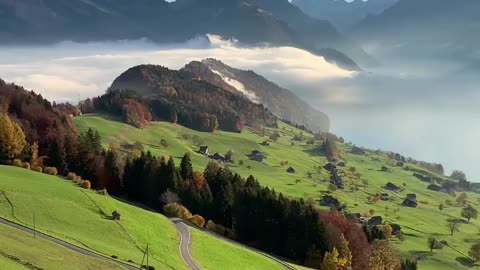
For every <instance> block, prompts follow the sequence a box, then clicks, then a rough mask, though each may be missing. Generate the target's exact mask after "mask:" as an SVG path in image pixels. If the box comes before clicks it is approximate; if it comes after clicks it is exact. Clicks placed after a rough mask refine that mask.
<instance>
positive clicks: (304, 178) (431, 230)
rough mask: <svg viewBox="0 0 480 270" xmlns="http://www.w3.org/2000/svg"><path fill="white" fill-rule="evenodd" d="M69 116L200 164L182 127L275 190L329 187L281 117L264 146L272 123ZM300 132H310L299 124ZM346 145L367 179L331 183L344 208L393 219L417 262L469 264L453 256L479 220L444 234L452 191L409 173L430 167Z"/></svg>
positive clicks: (319, 158)
mask: <svg viewBox="0 0 480 270" xmlns="http://www.w3.org/2000/svg"><path fill="white" fill-rule="evenodd" d="M75 123H76V125H77V126H78V127H79V129H80V131H82V130H86V129H87V128H89V127H91V128H94V129H96V130H98V131H99V132H100V134H101V135H102V137H103V142H104V145H105V146H108V145H109V144H111V143H115V144H118V145H121V144H124V143H126V142H127V143H135V142H140V143H142V144H143V146H144V147H145V150H150V151H152V153H153V154H155V155H159V156H160V155H172V156H173V157H174V158H176V160H177V161H179V159H180V158H181V156H182V155H183V154H184V153H186V152H190V153H192V161H193V163H194V166H195V169H197V170H199V171H203V169H204V167H205V166H206V164H207V163H208V162H209V159H208V158H206V157H204V156H203V155H200V154H198V153H196V151H197V150H198V147H197V146H195V144H194V143H193V141H192V140H190V139H187V140H186V139H184V137H185V135H188V136H187V137H192V136H195V135H196V136H198V137H200V138H202V141H203V144H205V145H208V146H209V149H210V152H212V153H213V152H219V153H225V152H227V151H228V150H229V149H231V150H233V152H234V155H233V158H234V160H235V163H234V164H232V165H229V167H230V168H231V169H232V170H233V171H235V172H238V173H239V174H241V175H242V176H244V177H246V176H248V175H250V174H253V175H254V176H255V177H257V178H258V180H259V181H260V183H261V184H263V185H265V186H268V187H271V188H274V189H275V190H276V191H277V192H282V193H284V194H286V195H288V196H291V197H297V198H299V197H303V198H304V199H313V200H316V201H318V200H319V199H320V198H321V197H322V196H323V194H324V193H326V192H327V191H328V190H329V189H328V186H329V174H328V172H327V171H326V170H323V169H321V170H318V166H323V165H325V164H326V163H327V160H326V158H325V157H324V155H323V154H322V152H321V150H320V147H319V146H318V145H308V144H307V143H306V142H305V141H303V142H293V141H292V139H293V136H294V135H298V134H300V133H301V132H302V131H301V130H298V129H296V128H295V127H292V126H289V125H287V124H285V123H281V122H280V123H279V129H278V130H277V131H278V132H279V133H280V135H281V137H280V139H279V140H278V142H271V143H270V146H262V145H260V143H261V142H263V141H265V140H267V139H268V134H271V133H272V132H274V131H273V130H267V132H266V136H260V135H258V134H257V133H258V131H257V132H254V131H253V130H252V129H250V128H247V129H246V130H244V131H243V132H242V133H241V134H237V133H228V132H222V131H216V132H215V133H202V132H197V131H194V130H191V129H187V128H184V127H181V126H178V125H175V124H171V123H165V122H153V123H151V124H150V125H149V126H148V127H146V128H144V129H136V128H134V127H131V126H128V125H126V124H123V123H121V122H118V121H115V120H113V119H109V118H108V117H106V116H102V115H85V116H81V117H77V118H75ZM303 136H305V137H306V138H309V137H311V135H308V134H306V133H305V132H303ZM162 139H165V140H166V141H167V143H168V147H167V148H162V147H160V141H161V140H162ZM292 142H293V144H292ZM351 148H352V147H351V146H350V145H348V144H339V149H340V154H341V157H342V158H341V159H342V160H345V161H346V163H347V167H350V166H353V167H355V168H356V170H357V171H358V172H360V173H361V175H362V177H361V179H362V180H366V181H367V182H368V185H363V184H360V190H359V191H356V192H354V191H351V190H350V187H351V185H348V181H347V186H346V188H345V190H337V191H333V192H332V194H333V195H334V196H335V197H337V198H338V199H339V200H340V201H341V202H342V203H345V204H347V206H348V208H349V211H350V212H359V213H362V214H363V213H365V212H368V211H370V210H371V209H373V210H375V215H379V216H382V217H383V218H384V220H387V221H388V222H390V223H396V224H400V225H401V226H402V230H403V232H404V235H405V240H404V241H399V240H398V241H397V240H395V241H396V245H397V246H398V248H399V250H400V251H401V252H402V255H403V256H408V257H412V258H421V260H420V261H419V263H420V266H421V267H420V269H432V270H434V269H472V268H469V267H466V266H463V265H462V264H461V263H460V261H462V258H464V257H467V255H468V250H469V248H470V246H471V245H472V244H473V243H474V242H475V241H480V234H479V233H480V230H479V228H480V223H479V222H478V221H477V220H472V221H471V222H470V224H464V225H462V226H461V227H460V231H459V232H457V233H455V235H454V236H453V237H452V236H450V233H449V232H448V228H447V219H449V218H452V217H454V218H459V217H460V212H461V208H460V207H458V206H448V205H446V200H450V201H452V202H455V199H456V197H454V196H450V195H447V194H444V193H440V192H434V191H430V190H427V186H428V185H429V184H430V183H426V182H422V181H420V180H419V179H417V178H416V177H414V176H413V172H414V171H417V172H420V173H422V174H426V175H427V174H433V173H431V172H428V171H426V170H425V169H422V168H419V167H417V166H415V165H412V164H406V165H408V167H409V168H410V169H411V170H408V171H407V170H405V169H404V168H402V167H395V162H394V161H393V160H391V159H389V158H388V157H386V155H385V154H383V153H380V152H376V151H366V153H365V155H354V154H351V153H350V152H351ZM256 149H258V150H261V151H264V152H265V153H266V156H267V158H266V159H265V160H264V162H263V163H258V162H255V161H250V160H248V158H247V156H246V154H248V153H250V152H251V151H252V150H256ZM240 160H241V161H242V162H240ZM281 161H288V165H287V166H284V167H281V166H280V162H281ZM240 163H243V164H242V165H240ZM290 166H291V167H293V168H294V169H295V170H296V173H295V174H289V173H287V172H286V169H287V168H288V167H290ZM382 166H387V167H388V168H389V169H390V171H389V172H382V171H381V170H380V169H381V167H382ZM388 182H392V183H394V184H396V185H397V186H400V187H402V188H404V189H405V190H404V191H403V192H401V193H398V194H397V193H392V192H389V191H386V190H385V189H384V188H383V187H384V186H385V184H387V183H388ZM404 184H405V185H404ZM384 192H387V193H389V194H390V198H391V201H388V202H384V201H379V202H377V203H371V202H369V201H368V199H367V197H368V196H370V195H374V194H377V193H384ZM408 193H415V194H416V195H417V200H418V201H419V205H418V207H417V208H408V207H403V206H401V203H402V201H403V199H404V198H405V197H406V194H408ZM468 197H469V200H470V203H472V205H474V207H476V208H480V206H479V205H478V198H479V195H478V194H474V193H468ZM440 203H443V204H444V205H445V206H446V207H445V209H444V210H443V211H440V210H438V206H439V204H440ZM430 236H434V237H436V238H437V239H438V240H446V241H447V242H448V243H449V246H447V247H445V248H444V249H443V250H439V251H435V252H434V253H433V254H432V253H430V252H429V249H428V247H427V239H428V237H430Z"/></svg>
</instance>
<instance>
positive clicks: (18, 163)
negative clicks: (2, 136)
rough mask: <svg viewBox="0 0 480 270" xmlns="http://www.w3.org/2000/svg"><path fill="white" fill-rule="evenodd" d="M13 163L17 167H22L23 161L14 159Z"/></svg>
mask: <svg viewBox="0 0 480 270" xmlns="http://www.w3.org/2000/svg"><path fill="white" fill-rule="evenodd" d="M12 165H13V166H15V167H19V168H22V165H23V162H22V161H21V160H20V159H14V160H13V161H12Z"/></svg>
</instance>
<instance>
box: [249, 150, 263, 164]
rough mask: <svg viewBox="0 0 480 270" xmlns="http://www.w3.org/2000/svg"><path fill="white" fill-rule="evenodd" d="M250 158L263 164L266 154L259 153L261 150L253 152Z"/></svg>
mask: <svg viewBox="0 0 480 270" xmlns="http://www.w3.org/2000/svg"><path fill="white" fill-rule="evenodd" d="M248 157H249V158H250V159H251V160H255V161H257V162H262V161H263V159H264V158H265V153H263V152H262V151H259V150H253V151H252V153H251V154H250V155H248Z"/></svg>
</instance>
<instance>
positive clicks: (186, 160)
mask: <svg viewBox="0 0 480 270" xmlns="http://www.w3.org/2000/svg"><path fill="white" fill-rule="evenodd" d="M180 175H181V176H182V179H183V180H184V181H185V182H187V181H193V168H192V160H191V158H190V153H186V154H185V155H183V158H182V161H181V163H180Z"/></svg>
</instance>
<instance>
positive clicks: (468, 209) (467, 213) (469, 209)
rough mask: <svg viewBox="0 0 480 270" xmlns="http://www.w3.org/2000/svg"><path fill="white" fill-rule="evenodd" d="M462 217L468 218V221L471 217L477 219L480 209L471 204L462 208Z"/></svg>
mask: <svg viewBox="0 0 480 270" xmlns="http://www.w3.org/2000/svg"><path fill="white" fill-rule="evenodd" d="M462 217H463V218H466V219H467V221H468V222H470V219H472V218H473V219H476V218H477V217H478V211H477V209H475V208H473V206H472V205H471V204H469V205H467V206H465V207H464V208H463V209H462Z"/></svg>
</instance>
